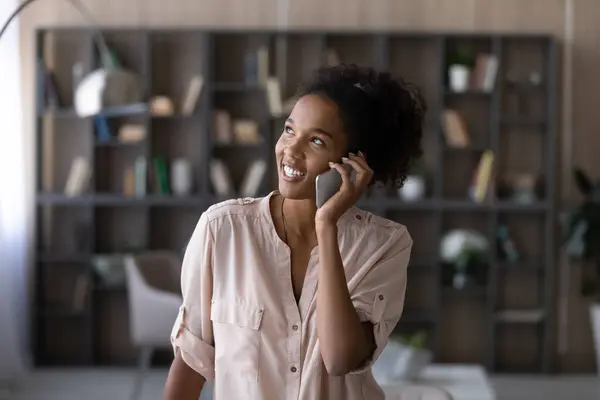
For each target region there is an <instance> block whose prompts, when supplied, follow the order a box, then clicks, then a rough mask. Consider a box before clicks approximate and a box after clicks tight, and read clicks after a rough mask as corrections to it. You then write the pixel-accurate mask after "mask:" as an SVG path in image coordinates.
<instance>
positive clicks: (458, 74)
mask: <svg viewBox="0 0 600 400" xmlns="http://www.w3.org/2000/svg"><path fill="white" fill-rule="evenodd" d="M448 75H449V79H450V90H452V91H453V92H466V91H467V90H469V80H470V76H471V70H470V69H469V67H467V66H465V65H452V66H450V69H449V71H448Z"/></svg>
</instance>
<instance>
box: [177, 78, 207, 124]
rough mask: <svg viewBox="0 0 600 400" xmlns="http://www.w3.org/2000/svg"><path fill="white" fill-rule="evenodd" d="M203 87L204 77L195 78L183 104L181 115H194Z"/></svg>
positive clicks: (191, 81)
mask: <svg viewBox="0 0 600 400" xmlns="http://www.w3.org/2000/svg"><path fill="white" fill-rule="evenodd" d="M203 87H204V77H202V75H195V76H193V77H192V79H191V80H190V84H189V86H188V88H187V91H186V92H185V96H184V98H183V101H182V102H181V114H183V115H192V114H193V113H194V110H195V109H196V106H197V104H198V99H199V98H200V94H201V93H202V88H203Z"/></svg>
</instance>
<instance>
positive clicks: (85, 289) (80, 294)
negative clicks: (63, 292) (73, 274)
mask: <svg viewBox="0 0 600 400" xmlns="http://www.w3.org/2000/svg"><path fill="white" fill-rule="evenodd" d="M90 286H91V285H90V278H89V277H88V276H87V275H86V274H85V273H81V274H79V275H78V276H77V278H76V279H75V286H74V288H73V298H72V302H71V308H72V310H73V311H74V312H82V311H84V310H85V301H86V298H87V296H88V294H89V291H90Z"/></svg>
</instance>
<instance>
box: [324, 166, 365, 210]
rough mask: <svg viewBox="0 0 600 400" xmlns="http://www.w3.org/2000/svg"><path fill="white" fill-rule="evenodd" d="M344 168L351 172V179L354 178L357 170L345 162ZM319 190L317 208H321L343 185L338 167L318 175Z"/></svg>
mask: <svg viewBox="0 0 600 400" xmlns="http://www.w3.org/2000/svg"><path fill="white" fill-rule="evenodd" d="M343 166H344V168H346V169H347V170H348V172H350V179H352V180H354V179H355V176H356V172H355V171H354V169H353V168H352V167H351V166H350V165H348V164H343ZM315 185H316V192H317V208H320V207H321V206H322V205H323V204H325V202H326V201H327V200H329V199H330V198H331V196H333V195H334V194H336V193H337V192H338V191H339V190H340V188H341V187H342V176H341V175H340V173H339V172H338V171H337V169H330V170H329V171H327V172H324V173H322V174H320V175H317V179H316V181H315Z"/></svg>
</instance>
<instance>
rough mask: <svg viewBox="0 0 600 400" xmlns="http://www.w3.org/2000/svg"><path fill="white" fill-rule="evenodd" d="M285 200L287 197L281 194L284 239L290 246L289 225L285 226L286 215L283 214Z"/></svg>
mask: <svg viewBox="0 0 600 400" xmlns="http://www.w3.org/2000/svg"><path fill="white" fill-rule="evenodd" d="M284 201H285V197H283V196H281V222H283V240H284V242H285V244H287V245H288V246H289V243H288V236H287V227H286V226H285V216H284V215H283V202H284Z"/></svg>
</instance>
